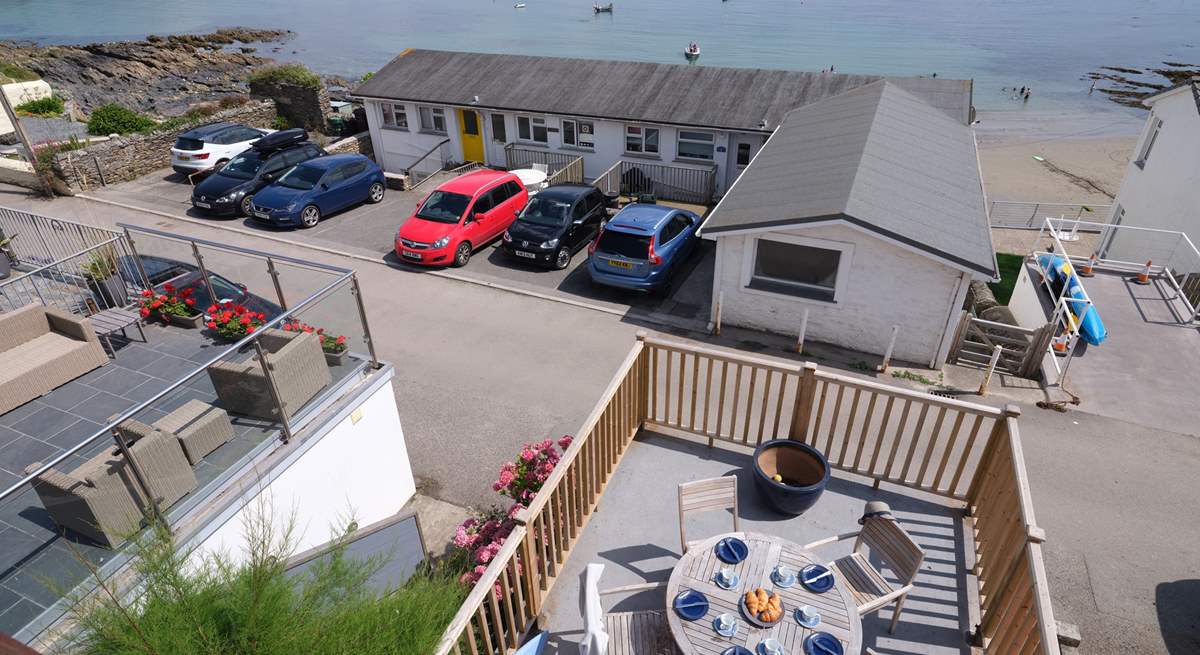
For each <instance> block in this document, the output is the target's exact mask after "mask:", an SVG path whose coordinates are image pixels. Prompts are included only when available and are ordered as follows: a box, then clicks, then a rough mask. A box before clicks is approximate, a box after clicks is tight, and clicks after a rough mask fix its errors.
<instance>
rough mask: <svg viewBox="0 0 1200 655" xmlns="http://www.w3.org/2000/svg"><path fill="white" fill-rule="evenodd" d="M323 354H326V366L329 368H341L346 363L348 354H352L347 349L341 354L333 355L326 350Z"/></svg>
mask: <svg viewBox="0 0 1200 655" xmlns="http://www.w3.org/2000/svg"><path fill="white" fill-rule="evenodd" d="M322 352H324V353H325V363H326V364H328V365H329V366H341V365H342V363H343V362H345V361H346V353H348V352H350V350H349V349H346V350H343V351H342V352H340V353H331V352H329V351H328V350H325V351H322Z"/></svg>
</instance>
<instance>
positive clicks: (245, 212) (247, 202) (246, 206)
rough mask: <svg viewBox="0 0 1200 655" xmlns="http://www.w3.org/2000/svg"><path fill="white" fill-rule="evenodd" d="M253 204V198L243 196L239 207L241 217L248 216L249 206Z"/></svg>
mask: <svg viewBox="0 0 1200 655" xmlns="http://www.w3.org/2000/svg"><path fill="white" fill-rule="evenodd" d="M253 203H254V196H245V197H243V198H242V204H241V207H240V209H241V210H242V216H249V215H250V205H251V204H253Z"/></svg>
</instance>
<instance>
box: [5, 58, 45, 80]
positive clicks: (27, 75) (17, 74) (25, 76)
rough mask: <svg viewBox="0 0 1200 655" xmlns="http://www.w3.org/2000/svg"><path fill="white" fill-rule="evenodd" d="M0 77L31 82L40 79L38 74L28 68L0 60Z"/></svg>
mask: <svg viewBox="0 0 1200 655" xmlns="http://www.w3.org/2000/svg"><path fill="white" fill-rule="evenodd" d="M0 78H4V79H6V80H11V81H13V82H32V81H34V80H40V79H42V77H41V76H40V75H38V74H37V73H35V72H33V71H31V70H29V69H28V68H25V67H24V66H18V65H16V64H14V63H12V62H7V61H0Z"/></svg>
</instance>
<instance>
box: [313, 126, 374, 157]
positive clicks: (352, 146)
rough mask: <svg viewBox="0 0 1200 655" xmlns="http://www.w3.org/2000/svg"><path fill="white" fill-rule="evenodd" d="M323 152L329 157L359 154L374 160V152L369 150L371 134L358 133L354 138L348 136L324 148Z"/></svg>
mask: <svg viewBox="0 0 1200 655" xmlns="http://www.w3.org/2000/svg"><path fill="white" fill-rule="evenodd" d="M325 152H328V153H329V154H331V155H338V154H347V153H349V154H359V155H366V156H368V157H370V158H371V159H375V151H374V150H372V149H371V133H370V132H359V133H358V134H355V135H354V136H348V137H346V138H344V139H341V140H340V141H334V142H333V143H330V144H329V145H327V146H325Z"/></svg>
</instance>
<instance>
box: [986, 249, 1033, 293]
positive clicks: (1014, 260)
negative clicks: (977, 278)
mask: <svg viewBox="0 0 1200 655" xmlns="http://www.w3.org/2000/svg"><path fill="white" fill-rule="evenodd" d="M1024 261H1025V258H1024V257H1023V256H1021V255H1010V254H1008V253H1003V252H1001V253H996V265H997V266H999V268H1000V281H999V282H996V283H994V284H989V285H988V287H989V288H991V290H992V293H993V294H995V295H996V302H998V303H1000V304H1001V305H1007V304H1008V299H1009V298H1011V297H1012V292H1013V287H1015V286H1016V285H1017V275H1019V274H1020V273H1021V263H1022V262H1024Z"/></svg>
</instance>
